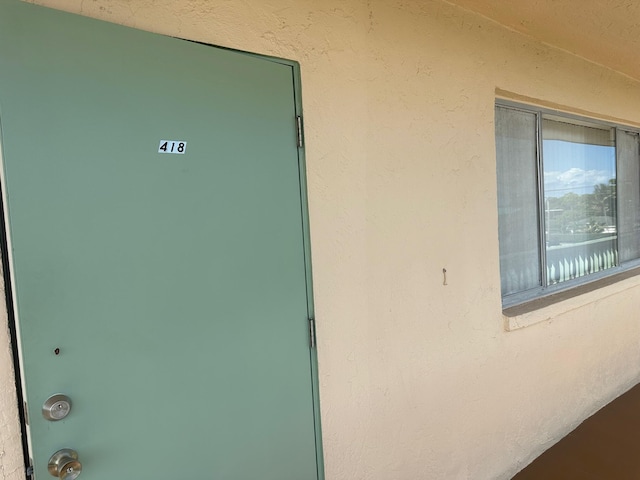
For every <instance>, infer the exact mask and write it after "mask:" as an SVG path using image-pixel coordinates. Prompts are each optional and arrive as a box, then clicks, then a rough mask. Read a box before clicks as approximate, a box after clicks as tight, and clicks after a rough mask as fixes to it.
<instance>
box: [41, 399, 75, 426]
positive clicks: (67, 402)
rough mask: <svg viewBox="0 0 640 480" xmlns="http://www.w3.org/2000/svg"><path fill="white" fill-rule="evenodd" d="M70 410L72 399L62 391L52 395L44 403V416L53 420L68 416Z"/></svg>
mask: <svg viewBox="0 0 640 480" xmlns="http://www.w3.org/2000/svg"><path fill="white" fill-rule="evenodd" d="M70 411H71V399H70V398H69V397H67V396H66V395H63V394H61V393H57V394H55V395H51V396H50V397H49V398H47V400H46V401H45V402H44V405H42V416H43V417H44V418H46V419H47V420H49V421H51V422H57V421H58V420H62V419H63V418H66V416H67V415H69V412H70Z"/></svg>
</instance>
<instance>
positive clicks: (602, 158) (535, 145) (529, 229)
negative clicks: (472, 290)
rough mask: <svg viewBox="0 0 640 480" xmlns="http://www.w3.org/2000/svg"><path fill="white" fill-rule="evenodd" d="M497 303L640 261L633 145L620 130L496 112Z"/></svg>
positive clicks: (529, 112)
mask: <svg viewBox="0 0 640 480" xmlns="http://www.w3.org/2000/svg"><path fill="white" fill-rule="evenodd" d="M495 124H496V152H497V177H498V215H499V239H500V276H501V282H502V297H503V304H504V306H511V305H515V304H517V303H521V302H523V301H526V300H531V299H534V298H538V297H540V296H542V295H545V294H548V293H554V292H556V291H559V290H564V289H568V288H571V287H573V286H577V285H579V284H583V283H586V282H588V281H591V280H595V279H598V278H601V277H603V276H608V275H610V274H613V273H617V272H619V271H621V270H624V269H628V268H630V267H634V266H637V265H638V264H640V261H639V259H640V147H639V146H640V143H639V136H638V132H635V131H631V129H628V128H625V127H623V126H620V125H613V124H608V123H604V122H596V121H593V120H588V119H582V118H578V117H573V116H568V115H567V116H565V115H560V114H558V113H556V112H550V111H545V110H542V109H531V108H529V107H520V106H514V105H511V104H499V105H497V106H496V122H495Z"/></svg>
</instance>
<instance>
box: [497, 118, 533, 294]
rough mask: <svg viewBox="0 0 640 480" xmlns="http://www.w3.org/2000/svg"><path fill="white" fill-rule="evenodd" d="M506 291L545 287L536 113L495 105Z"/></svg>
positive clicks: (501, 248)
mask: <svg viewBox="0 0 640 480" xmlns="http://www.w3.org/2000/svg"><path fill="white" fill-rule="evenodd" d="M496 150H497V176H498V215H499V222H498V225H499V232H498V233H499V237H500V276H501V280H502V295H509V294H512V293H516V292H521V291H524V290H529V289H531V288H535V287H539V286H540V284H541V283H540V282H541V279H540V253H539V251H540V249H539V234H538V207H537V205H538V200H537V198H538V186H537V185H538V181H537V173H536V171H537V168H536V163H537V162H536V151H537V148H536V115H535V114H532V113H526V112H521V111H517V110H512V109H509V108H503V107H496Z"/></svg>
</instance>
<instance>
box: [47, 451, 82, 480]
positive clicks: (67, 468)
mask: <svg viewBox="0 0 640 480" xmlns="http://www.w3.org/2000/svg"><path fill="white" fill-rule="evenodd" d="M49 473H50V474H51V475H52V476H54V477H56V478H60V479H62V480H75V479H76V478H78V476H79V475H80V474H81V473H82V464H81V463H80V461H79V460H78V452H76V451H75V450H71V449H70V448H63V449H62V450H58V451H57V452H56V453H54V454H53V455H51V458H50V459H49Z"/></svg>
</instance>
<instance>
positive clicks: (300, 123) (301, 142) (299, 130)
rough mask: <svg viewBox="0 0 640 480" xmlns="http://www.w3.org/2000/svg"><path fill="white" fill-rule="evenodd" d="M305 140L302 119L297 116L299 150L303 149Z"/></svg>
mask: <svg viewBox="0 0 640 480" xmlns="http://www.w3.org/2000/svg"><path fill="white" fill-rule="evenodd" d="M303 138H304V135H303V133H302V117H301V116H300V115H298V116H296V139H297V142H298V148H302V147H303V146H304V141H303Z"/></svg>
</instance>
